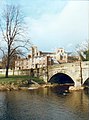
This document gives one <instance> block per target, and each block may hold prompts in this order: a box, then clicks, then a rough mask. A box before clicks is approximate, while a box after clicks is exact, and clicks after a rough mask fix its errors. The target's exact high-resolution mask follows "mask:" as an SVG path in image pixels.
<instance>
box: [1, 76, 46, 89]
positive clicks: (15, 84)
mask: <svg viewBox="0 0 89 120" xmlns="http://www.w3.org/2000/svg"><path fill="white" fill-rule="evenodd" d="M31 80H33V81H34V82H35V86H38V85H40V84H45V82H44V81H43V80H42V79H39V78H37V77H31V76H9V78H5V77H4V76H0V91H6V90H8V91H11V90H23V89H28V88H29V87H30V86H34V83H33V82H32V81H31ZM36 83H37V84H36Z"/></svg>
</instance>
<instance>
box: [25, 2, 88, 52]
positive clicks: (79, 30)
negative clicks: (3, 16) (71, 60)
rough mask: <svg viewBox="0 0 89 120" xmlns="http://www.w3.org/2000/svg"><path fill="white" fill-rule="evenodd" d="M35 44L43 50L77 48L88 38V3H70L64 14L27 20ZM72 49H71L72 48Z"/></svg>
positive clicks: (47, 15)
mask: <svg viewBox="0 0 89 120" xmlns="http://www.w3.org/2000/svg"><path fill="white" fill-rule="evenodd" d="M26 20H27V21H28V24H29V23H30V24H29V27H30V35H31V38H32V40H33V43H34V44H37V45H38V46H39V47H40V48H41V49H43V48H44V49H46V50H51V49H53V48H55V47H64V48H67V49H68V46H70V44H71V46H75V45H76V44H79V43H80V42H81V41H82V40H85V39H87V38H88V2H81V1H70V2H69V3H68V4H67V5H66V7H65V8H64V9H63V10H62V12H61V13H60V12H59V13H58V12H57V14H49V13H48V14H43V15H42V16H40V18H39V19H33V18H30V17H28V18H26ZM70 48H71V47H70Z"/></svg>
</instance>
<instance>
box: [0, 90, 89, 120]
mask: <svg viewBox="0 0 89 120" xmlns="http://www.w3.org/2000/svg"><path fill="white" fill-rule="evenodd" d="M0 120H89V92H87V91H75V92H71V93H68V94H58V93H56V92H54V91H52V90H50V89H47V88H44V89H39V90H30V91H9V92H0Z"/></svg>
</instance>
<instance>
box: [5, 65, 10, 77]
mask: <svg viewBox="0 0 89 120" xmlns="http://www.w3.org/2000/svg"><path fill="white" fill-rule="evenodd" d="M8 70H9V67H8V65H7V66H6V75H5V77H6V78H8Z"/></svg>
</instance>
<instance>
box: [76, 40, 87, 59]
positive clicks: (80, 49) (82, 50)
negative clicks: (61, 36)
mask: <svg viewBox="0 0 89 120" xmlns="http://www.w3.org/2000/svg"><path fill="white" fill-rule="evenodd" d="M77 53H78V54H79V56H80V59H81V60H82V61H89V40H88V41H85V42H83V43H82V44H81V45H78V46H77Z"/></svg>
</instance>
